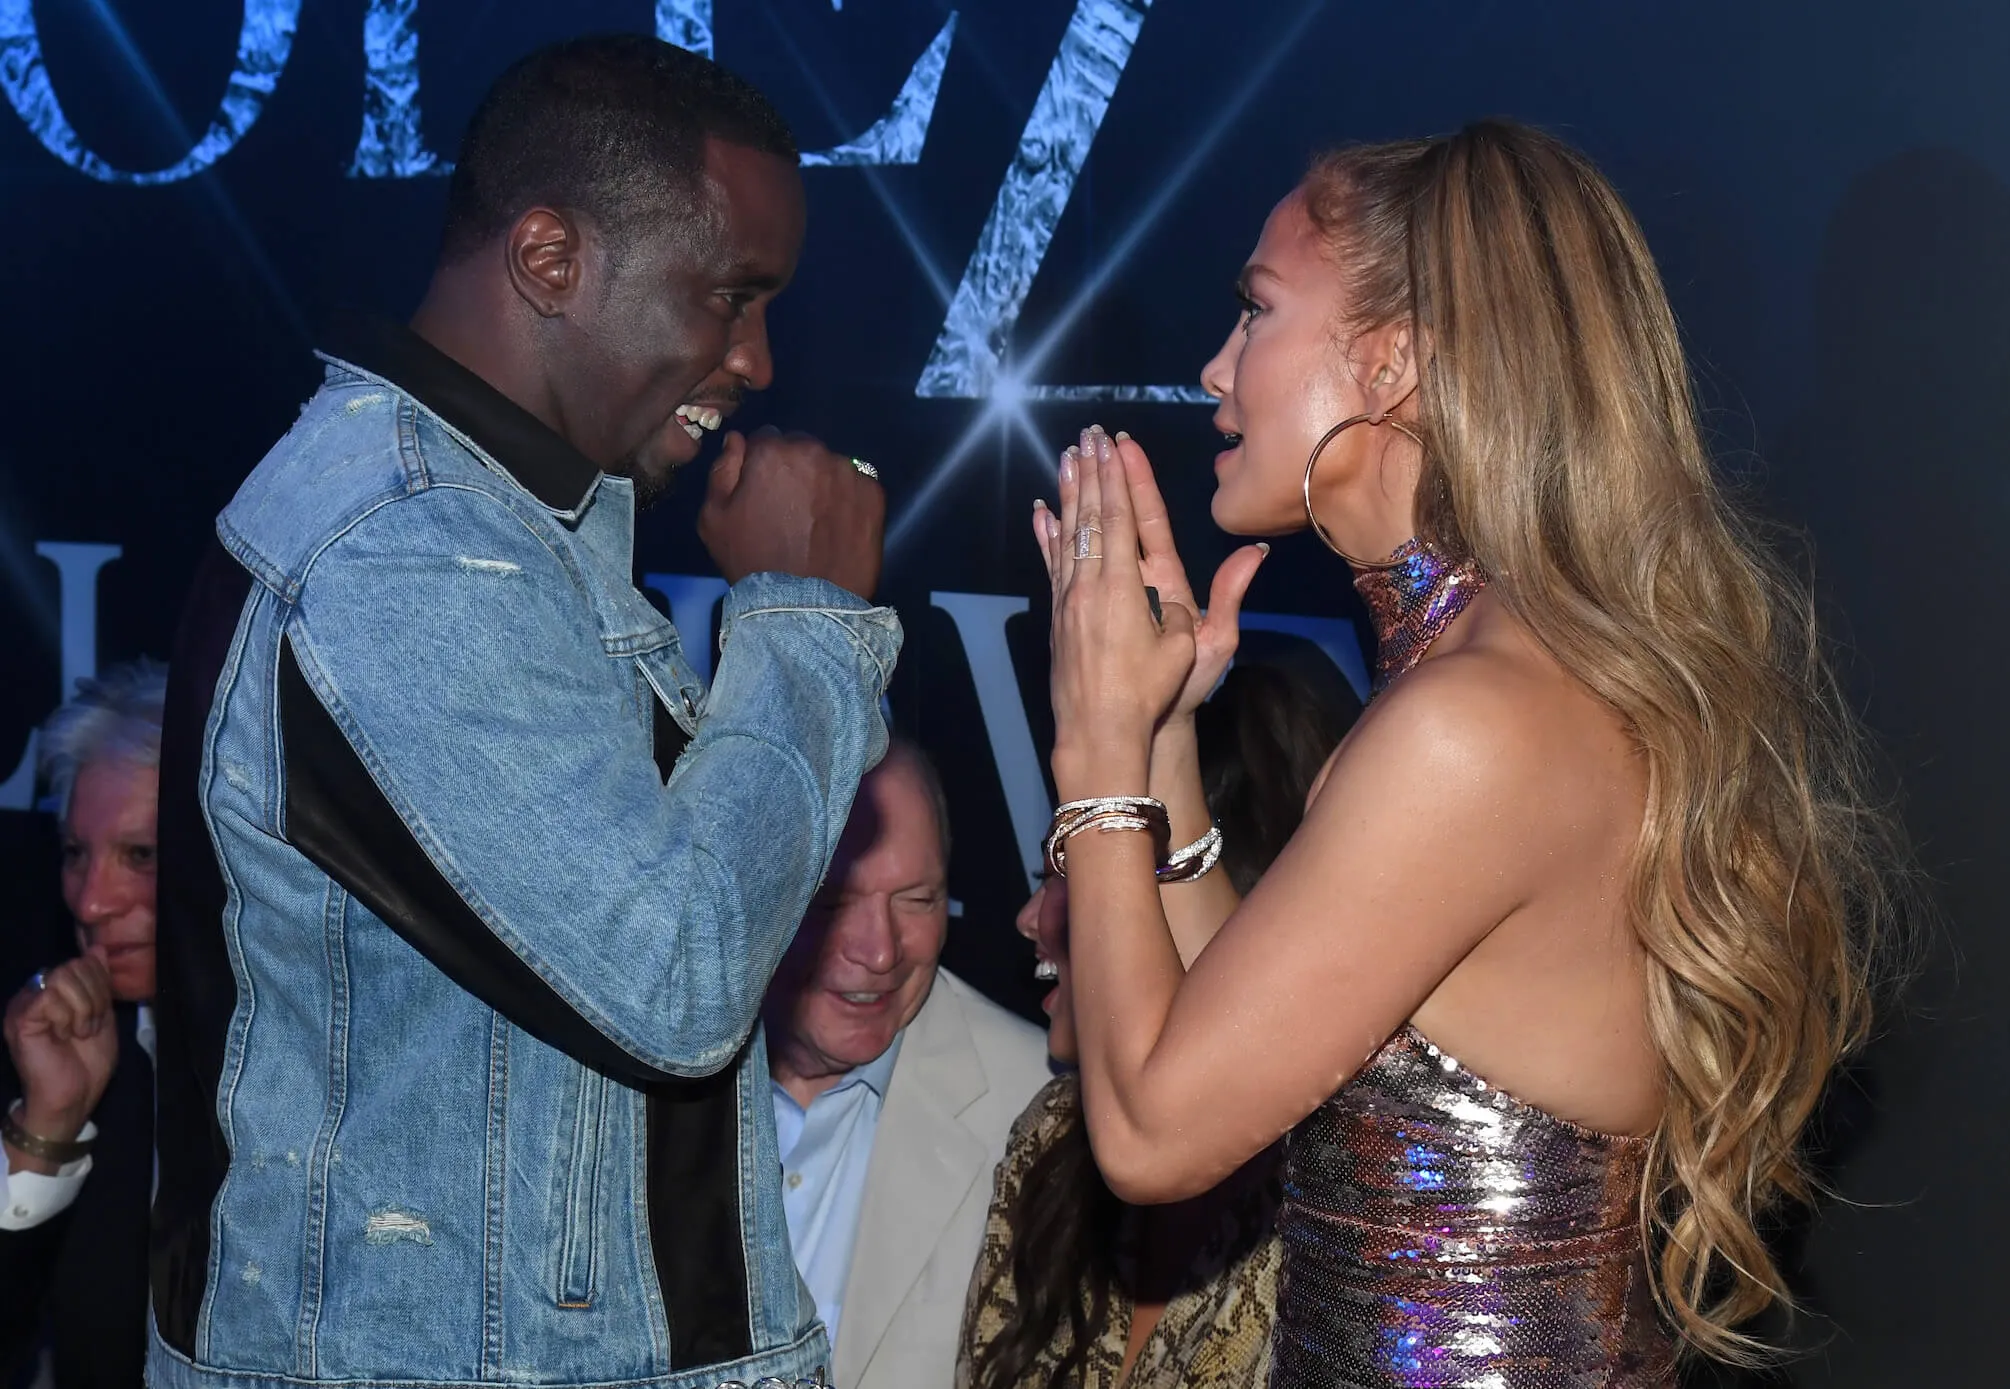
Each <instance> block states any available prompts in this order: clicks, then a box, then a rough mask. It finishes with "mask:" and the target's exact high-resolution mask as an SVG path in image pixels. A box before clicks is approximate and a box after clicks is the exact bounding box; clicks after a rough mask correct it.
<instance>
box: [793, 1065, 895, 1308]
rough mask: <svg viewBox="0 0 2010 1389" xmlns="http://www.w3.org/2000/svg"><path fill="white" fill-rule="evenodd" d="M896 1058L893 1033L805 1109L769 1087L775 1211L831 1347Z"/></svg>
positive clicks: (856, 1240)
mask: <svg viewBox="0 0 2010 1389" xmlns="http://www.w3.org/2000/svg"><path fill="white" fill-rule="evenodd" d="M899 1055H900V1038H899V1037H898V1036H896V1037H895V1038H894V1039H893V1045H892V1046H890V1047H888V1048H887V1049H886V1051H885V1052H884V1053H883V1054H882V1055H881V1056H880V1057H879V1058H878V1059H877V1060H875V1061H869V1062H867V1063H866V1064H865V1065H863V1066H859V1067H856V1068H854V1069H853V1070H851V1071H848V1072H846V1074H845V1077H844V1079H842V1080H840V1081H839V1082H838V1083H837V1084H836V1085H834V1086H832V1087H831V1088H830V1089H828V1090H826V1091H824V1092H823V1093H822V1094H821V1095H818V1096H817V1097H816V1098H815V1099H813V1100H811V1101H810V1104H809V1108H808V1109H804V1108H803V1107H802V1106H801V1105H799V1104H797V1103H796V1102H795V1099H794V1097H793V1096H791V1095H790V1094H789V1092H788V1091H786V1090H784V1089H783V1088H782V1087H781V1084H780V1083H779V1082H777V1083H776V1084H775V1087H774V1090H775V1139H776V1142H777V1145H778V1146H779V1147H780V1149H781V1154H782V1210H783V1212H784V1213H785V1214H786V1215H787V1217H788V1221H789V1243H790V1245H791V1246H792V1247H793V1248H794V1250H795V1256H796V1269H797V1271H798V1272H800V1273H801V1274H802V1275H803V1282H804V1283H806V1284H808V1285H809V1289H810V1296H812V1297H814V1298H815V1299H816V1303H817V1315H818V1316H820V1317H822V1318H823V1323H824V1329H825V1330H827V1331H828V1332H829V1333H830V1338H831V1344H832V1345H836V1344H837V1336H838V1317H839V1316H840V1315H841V1314H842V1313H843V1311H844V1307H843V1305H842V1304H843V1301H844V1284H845V1276H846V1275H847V1274H848V1273H849V1272H850V1271H851V1258H852V1249H853V1248H854V1246H856V1244H857V1243H858V1217H859V1210H860V1209H861V1208H862V1207H863V1206H864V1204H865V1174H866V1168H867V1167H868V1166H869V1165H870V1164H871V1162H872V1141H873V1137H874V1135H875V1134H876V1133H877V1132H878V1131H879V1113H880V1110H881V1108H883V1107H884V1105H885V1103H886V1087H887V1083H888V1082H889V1081H891V1080H892V1079H893V1063H894V1061H895V1059H896V1058H897V1057H898V1056H899Z"/></svg>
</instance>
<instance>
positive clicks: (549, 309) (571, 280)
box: [503, 207, 588, 318]
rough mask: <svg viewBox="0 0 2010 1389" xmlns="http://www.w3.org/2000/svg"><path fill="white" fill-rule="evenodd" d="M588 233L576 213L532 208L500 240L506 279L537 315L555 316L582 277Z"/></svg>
mask: <svg viewBox="0 0 2010 1389" xmlns="http://www.w3.org/2000/svg"><path fill="white" fill-rule="evenodd" d="M587 254H588V247H587V236H586V231H585V227H584V226H583V225H582V223H581V222H580V220H579V219H578V218H577V217H569V216H567V215H565V214H564V213H561V212H554V211H552V210H551V209H550V208H548V207H534V208H532V209H531V210H530V211H528V212H526V213H524V215H523V216H521V217H519V218H517V220H516V225H515V226H513V227H511V228H510V229H509V236H508V237H507V238H506V239H505V241H504V244H503V260H504V264H505V265H506V266H507V267H508V269H509V278H510V284H511V286H512V287H514V288H515V290H516V292H517V293H518V294H519V295H520V296H522V298H523V301H524V302H525V303H526V304H529V305H530V306H531V308H532V309H534V310H535V311H536V312H537V314H538V316H539V317H541V318H560V317H563V316H564V314H565V311H566V310H567V309H568V308H569V307H571V305H572V303H573V302H574V301H575V300H576V299H578V297H579V291H580V286H581V285H582V284H583V283H584V282H585V280H586V278H587V263H586V262H587Z"/></svg>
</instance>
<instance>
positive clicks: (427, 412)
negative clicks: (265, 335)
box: [314, 352, 600, 522]
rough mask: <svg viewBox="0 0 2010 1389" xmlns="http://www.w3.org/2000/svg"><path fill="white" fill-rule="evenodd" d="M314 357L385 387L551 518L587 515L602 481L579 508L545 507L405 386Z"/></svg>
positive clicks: (329, 356) (331, 359)
mask: <svg viewBox="0 0 2010 1389" xmlns="http://www.w3.org/2000/svg"><path fill="white" fill-rule="evenodd" d="M314 355H315V356H316V357H319V358H320V359H321V360H322V361H323V362H326V363H327V364H328V365H329V366H332V367H334V368H335V369H336V370H338V371H344V372H347V373H349V374H350V375H351V376H354V377H357V378H358V379H360V380H363V381H370V382H374V383H376V384H377V385H379V386H382V387H383V388H384V389H385V390H387V391H390V392H392V393H393V394H395V395H396V396H397V397H398V399H399V401H400V402H401V403H402V404H404V405H408V406H410V407H411V409H412V410H413V411H415V412H416V413H418V414H420V415H424V416H425V417H426V418H427V419H429V420H431V421H432V422H433V423H434V424H436V425H438V426H439V427H440V429H441V431H442V432H443V433H445V434H446V436H447V437H448V438H450V439H452V440H453V441H454V442H455V443H457V444H459V445H460V446H461V447H462V448H464V449H466V450H467V451H468V453H469V454H470V455H471V456H472V457H473V458H474V460H475V461H476V462H478V463H480V464H481V465H482V467H483V468H484V469H485V470H487V471H488V472H490V473H493V474H494V475H495V476H497V477H499V478H501V479H502V480H503V481H504V482H505V483H507V484H508V485H509V486H510V487H511V488H512V489H514V490H515V491H518V492H521V493H523V495H524V496H526V497H529V498H530V499H531V501H533V502H535V503H536V504H537V505H538V506H539V507H540V508H542V509H543V510H544V511H545V512H546V513H547V514H549V515H552V516H556V517H559V518H561V519H562V520H565V521H568V522H570V521H576V520H578V519H579V517H580V516H581V515H582V514H583V513H584V512H585V510H586V502H587V500H588V499H590V498H591V497H592V496H593V494H594V493H595V492H596V491H598V490H599V487H600V484H599V480H598V479H596V480H595V482H594V485H593V486H592V487H590V488H588V489H587V493H586V497H583V498H581V499H580V504H579V505H578V506H575V507H572V508H570V509H566V508H561V507H555V506H546V505H545V504H544V502H543V501H541V500H540V499H539V498H538V496H537V494H536V493H534V492H532V491H531V490H530V489H529V488H528V487H525V486H524V485H523V484H522V483H521V482H518V481H517V480H516V478H515V476H514V475H512V474H511V472H510V470H509V469H508V468H505V467H504V466H503V465H502V464H501V463H500V462H499V461H498V460H497V459H496V458H495V457H493V456H492V455H491V454H490V453H489V451H488V450H487V449H485V448H483V447H482V446H481V445H480V444H478V443H476V442H475V441H474V439H473V438H472V437H470V436H469V435H468V434H467V432H466V431H464V430H462V429H459V428H457V427H455V426H454V425H453V424H451V423H449V422H448V421H447V420H446V419H445V418H444V417H443V416H442V415H441V414H440V413H439V412H438V411H436V410H434V409H433V408H432V407H431V406H429V405H427V404H426V403H425V402H424V401H423V400H420V399H419V398H418V397H417V396H415V395H413V394H412V393H411V392H410V391H408V390H406V389H405V388H404V387H403V386H400V385H399V384H398V383H397V382H395V381H393V380H391V379H390V378H389V377H384V376H379V375H377V373H375V372H373V371H367V370H365V369H364V368H362V367H359V366H357V365H356V364H355V363H354V362H350V361H346V360H344V359H343V358H341V357H337V356H335V355H334V354H333V353H329V352H316V353H315V354H314Z"/></svg>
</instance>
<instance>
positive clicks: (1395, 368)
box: [1354, 318, 1417, 416]
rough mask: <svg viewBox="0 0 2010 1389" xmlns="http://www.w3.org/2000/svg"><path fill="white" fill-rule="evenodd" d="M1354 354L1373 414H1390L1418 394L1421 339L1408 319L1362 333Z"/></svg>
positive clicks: (1356, 340)
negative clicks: (1418, 338) (1418, 346)
mask: <svg viewBox="0 0 2010 1389" xmlns="http://www.w3.org/2000/svg"><path fill="white" fill-rule="evenodd" d="M1354 352H1355V361H1356V363H1357V365H1358V367H1359V369H1360V371H1361V382H1362V384H1363V385H1364V386H1365V387H1366V388H1367V394H1368V410H1369V412H1370V413H1371V414H1374V415H1378V416H1379V415H1386V414H1389V413H1391V412H1392V411H1394V410H1395V408H1396V407H1397V406H1398V405H1401V404H1402V403H1403V402H1404V401H1406V400H1408V399H1409V398H1410V397H1411V396H1412V395H1413V394H1415V393H1416V389H1417V340H1416V334H1415V333H1414V332H1413V331H1412V329H1411V325H1410V320H1408V319H1407V318H1402V319H1397V320H1396V321H1395V322H1394V323H1385V324H1383V325H1382V326H1381V327H1379V328H1371V329H1369V330H1368V331H1367V332H1365V333H1363V334H1361V336H1360V337H1358V338H1356V339H1355V341H1354Z"/></svg>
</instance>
